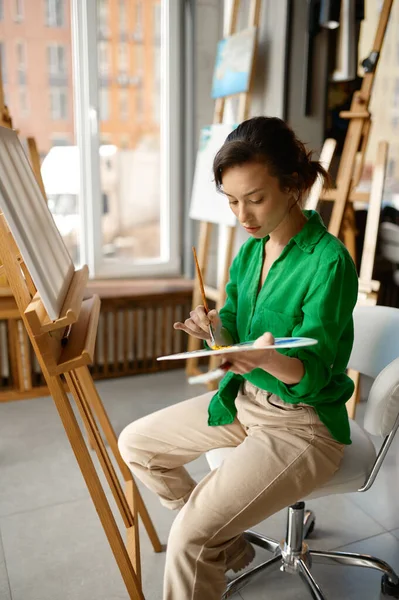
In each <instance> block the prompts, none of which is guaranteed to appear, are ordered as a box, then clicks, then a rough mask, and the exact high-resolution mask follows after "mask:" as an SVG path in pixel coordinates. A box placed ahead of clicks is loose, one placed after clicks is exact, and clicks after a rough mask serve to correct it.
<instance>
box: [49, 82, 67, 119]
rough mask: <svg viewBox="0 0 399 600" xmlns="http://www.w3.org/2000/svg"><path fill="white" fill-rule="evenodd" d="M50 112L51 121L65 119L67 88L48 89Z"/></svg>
mask: <svg viewBox="0 0 399 600" xmlns="http://www.w3.org/2000/svg"><path fill="white" fill-rule="evenodd" d="M50 112H51V118H52V119H53V121H61V120H66V119H67V117H68V96H67V90H65V89H63V88H58V87H56V88H52V89H51V90H50Z"/></svg>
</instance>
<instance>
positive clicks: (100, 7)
mask: <svg viewBox="0 0 399 600" xmlns="http://www.w3.org/2000/svg"><path fill="white" fill-rule="evenodd" d="M108 2H109V0H98V2H97V11H98V12H97V14H98V29H99V31H100V34H101V35H103V36H108V34H109V4H108Z"/></svg>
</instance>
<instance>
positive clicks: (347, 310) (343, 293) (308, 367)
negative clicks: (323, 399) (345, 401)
mask: <svg viewBox="0 0 399 600" xmlns="http://www.w3.org/2000/svg"><path fill="white" fill-rule="evenodd" d="M357 294H358V276H357V273H356V269H355V266H354V264H353V262H352V259H351V258H350V257H349V255H348V256H345V255H342V256H341V255H338V256H337V257H336V258H335V260H334V261H333V262H330V263H329V264H327V265H322V266H321V267H320V269H319V270H318V276H316V277H315V279H314V281H313V284H312V286H311V288H310V289H309V291H308V293H307V295H306V297H305V299H304V303H303V305H302V314H303V318H302V320H301V321H300V322H299V324H298V325H297V326H296V327H295V328H294V330H293V332H292V335H293V337H310V338H314V339H316V340H317V341H318V343H317V345H315V346H309V347H305V348H291V349H289V350H284V351H283V350H281V352H282V353H283V354H285V355H286V356H291V357H294V358H298V359H299V360H301V361H302V363H303V365H304V369H305V373H304V376H303V377H302V379H301V381H300V382H299V383H297V384H295V385H286V384H285V383H283V382H282V381H279V380H278V379H276V378H275V377H273V376H272V375H270V374H269V373H267V372H265V371H261V370H260V369H257V370H256V379H258V380H259V383H261V382H260V380H261V378H262V384H263V385H261V386H260V387H263V388H264V389H267V390H269V391H271V392H272V393H275V394H277V395H278V396H283V397H284V399H285V400H286V401H287V402H291V403H293V404H295V403H298V402H306V403H308V404H314V403H316V402H317V398H318V395H319V393H320V391H321V390H322V389H323V388H324V387H325V386H326V385H328V383H329V382H330V380H331V377H332V374H333V373H340V372H344V371H345V369H346V366H347V363H348V360H349V357H350V354H351V351H352V345H353V318H352V313H353V309H354V307H355V305H356V302H357ZM253 373H255V371H254V372H253ZM261 373H262V375H261ZM254 383H255V382H254Z"/></svg>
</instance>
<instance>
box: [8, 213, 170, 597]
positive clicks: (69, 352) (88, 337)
mask: <svg viewBox="0 0 399 600" xmlns="http://www.w3.org/2000/svg"><path fill="white" fill-rule="evenodd" d="M15 247H16V244H15V241H14V240H13V238H12V235H11V233H10V231H9V230H8V227H7V224H6V222H5V220H4V217H3V215H1V216H0V258H1V260H2V262H3V265H4V269H5V273H6V276H7V279H8V281H9V285H10V288H11V291H12V294H13V297H14V299H15V301H16V303H17V306H18V310H19V313H20V315H21V317H22V321H23V324H24V326H25V328H26V332H27V334H28V336H29V339H30V341H31V343H32V346H33V348H34V351H35V354H36V356H37V359H38V361H39V364H40V366H41V368H42V371H43V374H44V377H45V379H46V382H47V385H48V389H49V391H50V393H51V395H52V397H53V399H54V402H55V404H56V407H57V410H58V412H59V415H60V417H61V420H62V423H63V425H64V428H65V431H66V433H67V436H68V438H69V441H70V444H71V446H72V449H73V452H74V454H75V456H76V459H77V461H78V463H79V467H80V469H81V471H82V474H83V477H84V479H85V481H86V485H87V487H88V489H89V492H90V495H91V497H92V500H93V502H94V505H95V507H96V510H97V512H98V515H99V517H100V520H101V523H102V525H103V527H104V531H105V533H106V535H107V538H108V541H109V544H110V546H111V548H112V551H113V553H114V556H115V559H116V561H117V564H118V567H119V569H120V572H121V575H122V577H123V580H124V582H125V585H126V589H127V591H128V594H129V597H130V598H132V599H135V600H136V599H143V598H144V596H143V592H142V588H141V568H140V545H139V531H138V517H139V516H140V517H141V519H142V520H143V523H144V525H145V528H146V530H147V533H148V535H149V537H150V539H151V542H152V544H153V547H154V550H155V551H156V552H161V551H162V547H161V544H160V541H159V539H158V536H157V534H156V531H155V529H154V527H153V524H152V522H151V519H150V516H149V514H148V512H147V510H146V508H145V505H144V503H143V500H142V498H141V496H140V493H139V491H138V489H137V487H136V485H135V483H134V480H133V477H132V474H131V473H130V470H129V469H128V467H127V466H126V464H125V463H124V462H123V460H122V458H121V456H120V454H119V451H118V446H117V439H116V435H115V432H114V431H113V429H112V426H111V423H110V421H109V419H108V417H107V414H106V412H105V410H104V407H103V405H102V402H101V399H100V397H99V395H98V393H97V390H96V388H95V385H94V383H93V380H92V377H91V375H90V373H89V370H88V365H89V364H90V363H91V361H92V359H93V353H94V344H95V339H96V332H97V323H98V317H99V311H100V301H99V298H98V296H93V297H92V298H89V299H86V300H83V301H82V299H83V295H84V291H85V287H86V282H87V277H88V270H87V267H83V268H82V269H81V270H79V271H76V272H75V275H74V277H73V279H72V284H71V286H70V289H69V292H68V293H67V296H66V300H65V303H64V307H63V309H62V312H61V315H60V317H59V318H58V319H57V320H55V321H51V320H50V319H49V317H48V315H47V313H46V310H45V308H44V305H43V302H42V301H41V298H40V296H39V294H38V293H35V295H34V296H33V297H32V295H31V291H30V285H29V283H28V281H27V279H26V278H25V277H24V275H23V271H24V270H21V258H20V256H19V253H15ZM66 326H71V329H70V335H69V338H68V343H67V344H66V345H65V344H64V342H63V341H62V338H63V334H64V331H65V327H66ZM63 377H64V378H65V380H66V383H67V385H68V387H69V390H70V392H71V393H72V396H73V398H74V400H75V403H76V405H77V407H78V409H79V412H80V415H81V417H82V421H83V423H84V426H85V428H86V430H87V431H88V433H89V437H90V440H91V442H92V444H93V447H94V449H95V451H96V454H97V456H98V459H99V462H100V464H101V467H102V469H103V471H104V473H105V476H106V478H107V481H108V484H109V486H110V488H111V491H112V494H113V496H114V499H115V502H116V504H117V506H118V509H119V511H120V513H121V516H122V519H123V522H124V525H125V527H126V533H127V544H126V545H125V544H124V542H123V540H122V537H121V535H120V533H119V530H118V526H117V524H116V521H115V518H114V516H113V514H112V511H111V508H110V506H109V503H108V500H107V497H106V495H105V492H104V490H103V488H102V485H101V483H100V480H99V477H98V474H97V472H96V469H95V467H94V464H93V461H92V458H91V456H90V453H89V451H88V449H87V446H86V443H85V441H84V438H83V435H82V432H81V429H80V427H79V425H78V422H77V420H76V417H75V414H74V411H73V408H72V405H71V401H70V399H69V398H68V395H67V393H66V390H65V384H64V381H63ZM97 423H98V424H97ZM100 428H101V429H102V432H103V433H104V436H105V439H106V441H107V442H108V444H109V447H110V449H111V450H112V452H113V454H114V457H115V459H116V461H117V464H118V466H119V468H120V471H121V473H122V476H123V479H124V481H125V485H126V495H125V494H124V492H123V490H122V487H121V484H120V482H119V479H118V476H117V473H116V472H115V469H114V467H113V465H112V462H111V459H110V457H109V455H108V452H107V449H106V447H105V443H104V441H103V438H102V435H101V433H100Z"/></svg>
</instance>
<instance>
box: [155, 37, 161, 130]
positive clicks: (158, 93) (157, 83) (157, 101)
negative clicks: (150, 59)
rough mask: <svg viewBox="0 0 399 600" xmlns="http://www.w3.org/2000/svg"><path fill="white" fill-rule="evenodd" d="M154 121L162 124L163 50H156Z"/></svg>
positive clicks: (156, 48)
mask: <svg viewBox="0 0 399 600" xmlns="http://www.w3.org/2000/svg"><path fill="white" fill-rule="evenodd" d="M153 107H154V121H155V122H156V123H159V122H160V119H161V48H160V46H155V48H154V100H153Z"/></svg>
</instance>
